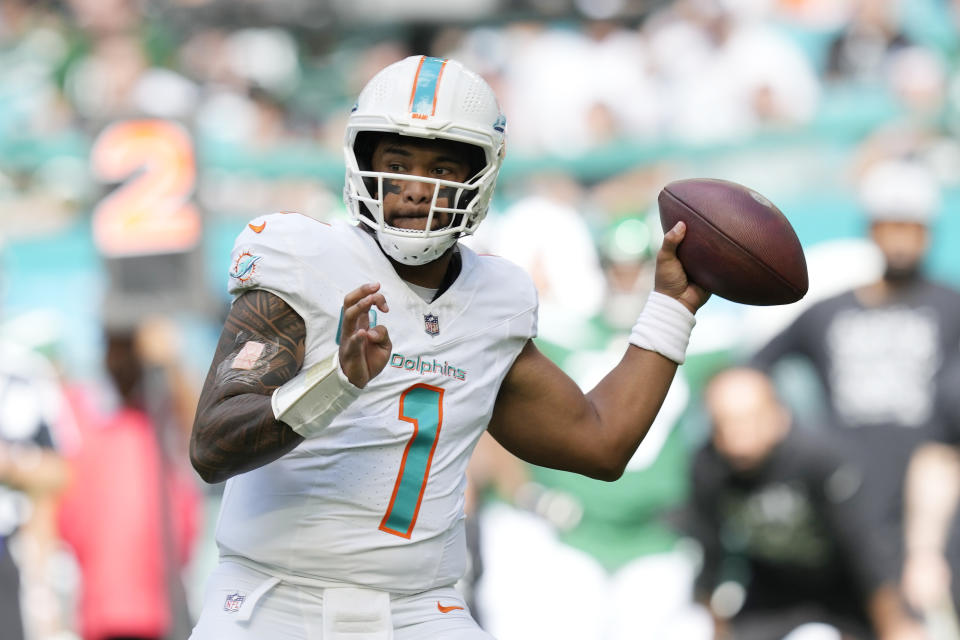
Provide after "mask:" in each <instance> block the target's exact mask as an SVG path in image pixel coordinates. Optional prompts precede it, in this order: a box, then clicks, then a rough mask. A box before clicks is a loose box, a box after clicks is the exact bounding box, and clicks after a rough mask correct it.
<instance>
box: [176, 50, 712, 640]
mask: <svg viewBox="0 0 960 640" xmlns="http://www.w3.org/2000/svg"><path fill="white" fill-rule="evenodd" d="M505 126H506V120H505V118H504V116H503V114H502V112H501V111H500V108H499V106H498V104H497V100H496V98H495V96H494V94H493V92H492V90H491V88H490V87H489V86H488V85H487V83H486V82H484V81H483V80H482V79H481V78H480V77H479V76H478V75H476V74H474V73H473V72H471V71H469V70H467V69H465V68H464V67H463V66H462V65H461V64H459V63H457V62H456V61H453V60H442V59H437V58H430V57H423V56H415V57H410V58H407V59H405V60H402V61H400V62H397V63H395V64H392V65H390V66H388V67H386V68H385V69H383V70H382V71H381V72H380V73H379V74H377V75H376V76H375V77H374V78H373V79H372V80H371V81H370V82H369V83H368V84H367V86H366V87H365V88H364V89H363V91H362V92H361V94H360V96H359V99H358V101H357V104H356V106H355V107H354V109H353V111H352V113H351V115H350V118H349V122H348V124H347V128H346V141H345V149H344V151H345V156H346V165H347V169H346V185H345V199H346V203H347V206H348V209H349V210H350V213H351V214H352V217H353V220H354V221H355V223H356V224H353V225H351V224H347V223H338V224H333V225H327V224H325V223H321V222H318V221H316V220H313V219H311V218H308V217H305V216H302V215H298V214H274V215H269V216H266V217H263V218H258V219H256V220H254V221H252V222H250V223H249V224H248V225H247V227H246V228H245V229H244V230H243V232H242V233H241V234H240V235H239V237H238V238H237V242H236V246H235V248H234V252H233V256H232V263H231V267H230V287H229V290H230V292H231V294H232V295H233V296H234V302H233V305H232V308H231V311H230V313H229V316H228V318H227V320H226V323H225V327H224V330H223V333H222V335H221V337H220V341H219V343H218V345H217V350H216V353H215V355H214V358H213V363H212V365H211V367H210V372H209V374H208V376H207V380H206V383H205V385H204V388H203V391H202V396H201V399H200V404H199V408H198V412H197V417H196V421H195V424H194V429H193V435H192V441H191V457H192V460H193V464H194V467H195V468H196V469H197V471H198V472H199V473H200V475H201V476H202V477H203V478H204V479H205V480H207V481H208V482H220V481H223V480H228V479H229V480H228V482H227V485H226V488H225V490H224V496H223V503H222V506H221V513H220V518H219V522H218V525H217V534H216V537H217V543H218V546H219V550H220V564H219V566H218V568H217V569H216V570H215V572H214V574H213V575H212V577H211V578H210V581H209V583H208V586H207V590H206V595H205V601H204V606H203V610H202V613H201V616H200V619H199V622H198V624H197V627H196V628H195V630H194V634H193V638H195V639H197V640H203V639H216V640H231V639H241V638H243V639H246V638H250V639H253V638H266V637H269V638H289V639H294V638H297V639H301V640H305V639H306V638H316V637H322V638H324V640H331V639H333V638H346V637H349V638H361V637H362V638H366V639H374V638H396V639H398V640H399V639H405V638H409V639H413V638H458V639H465V638H466V639H469V638H478V639H479V638H489V637H490V636H489V635H488V634H486V633H485V632H483V631H482V630H481V629H480V628H479V627H478V626H477V624H476V623H475V622H474V620H473V619H472V617H471V616H470V612H469V611H468V609H467V606H466V604H465V603H464V601H463V599H462V597H461V596H460V595H459V593H458V592H457V591H456V590H455V589H454V587H453V585H454V584H455V583H456V581H457V580H458V578H459V577H460V576H461V575H462V574H463V572H464V568H465V567H464V563H465V557H466V550H465V543H464V515H463V514H464V510H463V503H464V487H465V469H466V466H467V460H468V458H469V457H470V454H471V452H472V450H473V448H474V445H475V444H476V442H477V440H478V438H479V437H480V435H481V434H482V433H483V431H484V430H488V431H489V432H490V433H491V434H492V435H493V436H494V437H495V438H496V439H497V440H498V441H499V442H500V443H501V444H502V445H504V447H506V448H507V449H508V450H509V451H511V452H512V453H514V454H515V455H517V456H518V457H520V458H522V459H524V460H526V461H528V462H530V463H532V464H537V465H545V466H549V467H554V468H558V469H564V470H568V471H573V472H577V473H582V474H585V475H588V476H591V477H594V478H601V479H606V480H614V479H616V478H617V477H619V476H620V474H621V473H622V472H623V469H624V466H625V465H626V464H627V461H628V460H630V457H631V456H632V454H633V452H634V450H635V449H636V448H637V446H638V444H639V443H640V441H641V440H642V439H643V437H644V435H645V434H646V432H647V429H648V428H649V426H650V424H651V422H652V421H653V418H654V416H655V415H656V414H657V411H658V409H659V407H660V404H661V402H662V400H663V398H664V395H665V394H666V392H667V389H668V387H669V386H670V381H671V380H672V378H673V375H674V372H675V371H676V367H677V364H678V363H680V362H682V361H683V359H684V355H685V350H686V345H687V340H688V338H689V335H690V331H691V329H692V327H693V325H694V315H693V314H694V312H696V310H697V309H698V308H699V307H700V306H701V305H703V304H704V302H706V300H707V298H708V297H709V294H708V293H707V292H705V291H704V290H703V289H701V288H699V287H697V286H696V285H693V284H691V283H689V282H688V281H687V278H686V275H685V273H684V270H683V268H682V266H681V264H680V261H679V260H678V259H677V257H676V247H677V245H678V243H679V242H680V241H681V240H682V239H683V235H684V228H683V226H682V225H678V226H677V227H676V228H674V229H672V230H670V231H669V232H668V233H667V234H666V237H665V239H664V243H663V248H662V249H661V251H660V253H659V256H658V259H657V271H656V287H655V288H656V291H655V292H654V293H652V294H651V296H650V299H649V301H648V303H647V305H646V306H645V307H644V311H643V313H642V314H641V316H640V318H639V319H638V321H637V324H636V326H635V327H634V330H633V333H632V335H631V342H632V345H633V346H630V347H629V348H628V350H627V352H626V353H625V354H624V356H623V359H622V361H621V362H620V363H619V364H618V365H617V366H616V367H615V368H614V369H613V370H612V371H611V372H610V374H609V375H608V376H607V377H606V378H605V379H604V380H603V381H602V382H600V383H599V384H598V385H597V387H596V388H595V389H593V390H592V391H591V392H589V393H588V394H586V395H585V394H584V393H583V392H582V391H581V390H580V389H579V387H577V385H576V384H575V383H574V382H573V381H571V380H570V379H569V378H568V377H567V376H566V375H565V374H563V373H562V372H561V371H560V369H559V368H557V367H556V366H555V365H554V364H553V363H552V362H550V361H549V360H548V359H547V358H546V357H544V356H543V355H542V354H541V353H540V352H538V351H537V349H536V347H535V346H534V344H533V342H532V340H531V339H532V338H533V337H534V336H535V334H536V330H537V299H536V292H535V289H534V287H533V284H532V282H531V281H530V279H529V278H528V277H527V276H526V275H525V273H524V272H523V271H521V270H520V269H519V268H518V267H516V266H514V265H512V264H510V263H509V262H507V261H505V260H503V259H500V258H497V257H492V256H481V255H477V254H476V253H474V252H473V251H471V250H470V249H468V248H467V247H465V246H463V245H461V244H459V243H458V242H457V240H458V238H460V237H461V236H464V235H467V234H470V233H472V232H473V231H474V230H476V228H477V226H478V225H479V224H480V222H481V221H482V220H483V218H484V216H485V215H486V212H487V208H488V206H489V203H490V199H491V196H492V194H493V189H494V184H495V181H496V178H497V173H498V172H499V170H500V165H501V163H502V161H503V154H504V131H505Z"/></svg>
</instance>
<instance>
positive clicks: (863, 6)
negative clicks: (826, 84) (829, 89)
mask: <svg viewBox="0 0 960 640" xmlns="http://www.w3.org/2000/svg"><path fill="white" fill-rule="evenodd" d="M904 4H906V2H900V1H899V0H898V1H879V0H856V1H855V2H854V5H853V7H852V15H851V17H850V18H849V20H848V21H847V23H846V24H845V25H844V27H843V28H842V29H841V30H840V31H839V33H837V35H836V36H835V37H834V39H833V41H832V42H831V43H830V47H829V55H828V60H827V77H828V79H829V80H831V81H834V82H836V81H841V80H842V81H847V82H856V83H874V84H879V83H882V82H883V79H884V75H885V73H886V71H887V66H888V65H889V63H890V56H891V55H892V54H894V53H895V52H897V51H898V50H900V49H902V48H904V47H906V46H908V45H910V44H911V42H910V40H909V38H908V37H907V36H906V34H904V33H903V30H902V27H901V24H900V11H901V5H904Z"/></svg>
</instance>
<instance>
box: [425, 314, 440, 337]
mask: <svg viewBox="0 0 960 640" xmlns="http://www.w3.org/2000/svg"><path fill="white" fill-rule="evenodd" d="M423 330H424V331H426V332H427V333H429V334H430V335H431V336H435V335H437V334H438V333H440V319H439V318H437V316H435V315H433V314H432V313H428V314H426V315H425V316H423Z"/></svg>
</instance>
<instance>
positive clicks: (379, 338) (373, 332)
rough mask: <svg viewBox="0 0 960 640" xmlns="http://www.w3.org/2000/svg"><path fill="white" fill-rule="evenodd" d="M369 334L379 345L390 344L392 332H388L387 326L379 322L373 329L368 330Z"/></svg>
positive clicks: (373, 341)
mask: <svg viewBox="0 0 960 640" xmlns="http://www.w3.org/2000/svg"><path fill="white" fill-rule="evenodd" d="M367 336H368V338H369V339H370V342H372V343H374V344H378V345H385V344H390V334H389V333H387V328H386V327H385V326H383V325H382V324H378V325H377V326H375V327H373V328H372V329H368V330H367Z"/></svg>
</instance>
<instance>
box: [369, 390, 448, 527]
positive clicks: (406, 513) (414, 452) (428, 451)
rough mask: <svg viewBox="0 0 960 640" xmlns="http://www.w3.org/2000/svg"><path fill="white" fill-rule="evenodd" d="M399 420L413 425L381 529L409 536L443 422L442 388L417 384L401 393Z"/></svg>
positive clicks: (418, 510)
mask: <svg viewBox="0 0 960 640" xmlns="http://www.w3.org/2000/svg"><path fill="white" fill-rule="evenodd" d="M399 418H400V420H403V421H404V422H409V423H410V424H412V425H413V435H412V436H410V440H409V441H407V447H406V449H404V450H403V458H402V459H401V460H400V471H399V472H398V473H397V481H396V483H395V484H394V485H393V495H392V496H391V497H390V504H389V506H388V507H387V512H386V514H384V516H383V520H382V521H381V522H380V530H381V531H386V532H387V533H392V534H393V535H395V536H400V537H401V538H408V539H409V538H410V536H411V534H412V533H413V526H414V525H415V524H417V514H418V513H419V512H420V503H421V502H422V501H423V492H424V489H426V487H427V478H428V477H429V476H430V463H431V462H433V453H434V451H436V449H437V440H438V439H439V437H440V427H441V426H442V425H443V389H441V388H440V387H434V386H432V385H429V384H415V385H413V386H412V387H410V388H408V389H407V390H406V391H404V392H403V393H402V394H400V415H399Z"/></svg>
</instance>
